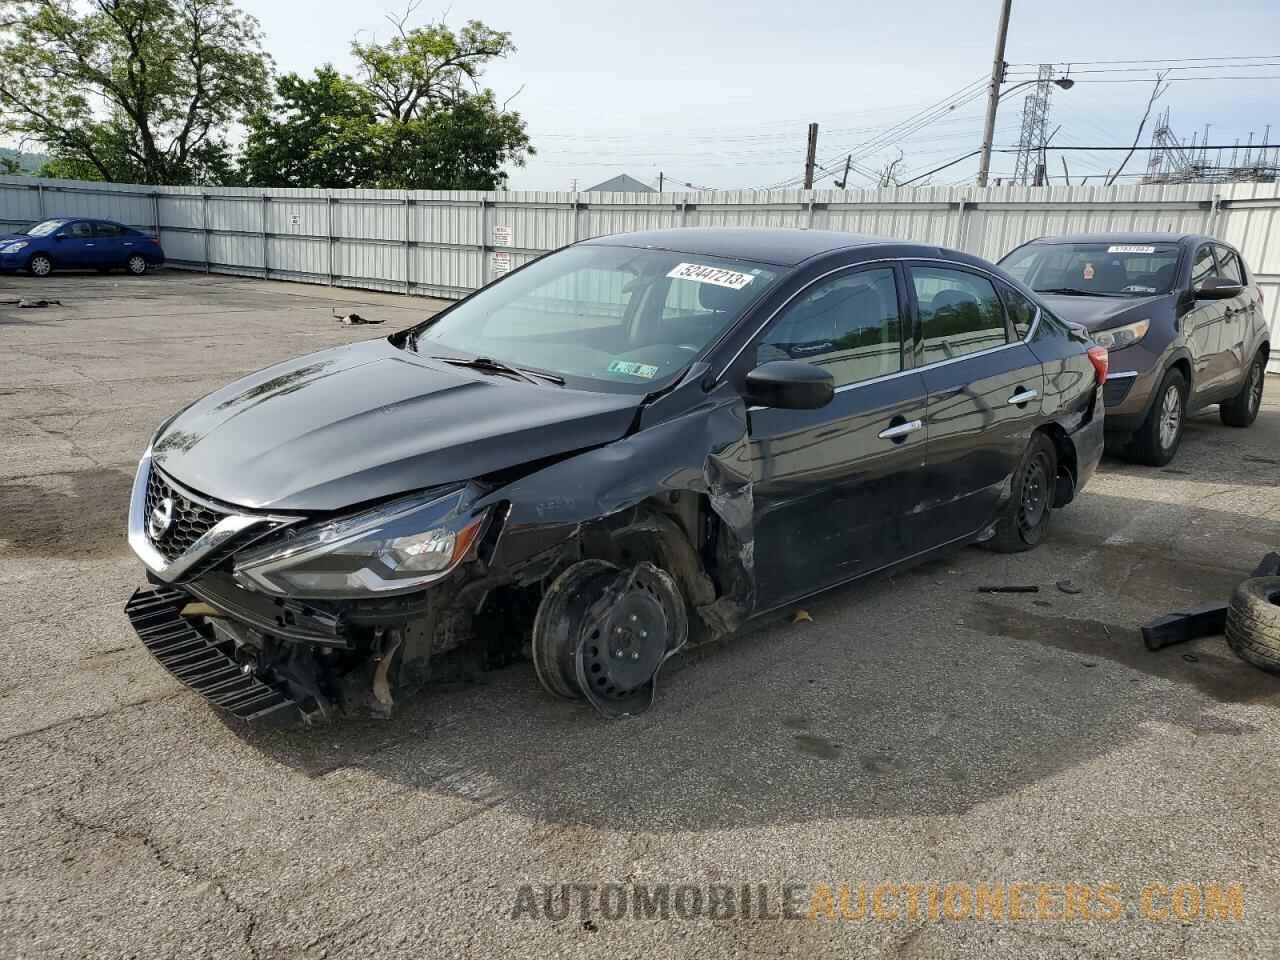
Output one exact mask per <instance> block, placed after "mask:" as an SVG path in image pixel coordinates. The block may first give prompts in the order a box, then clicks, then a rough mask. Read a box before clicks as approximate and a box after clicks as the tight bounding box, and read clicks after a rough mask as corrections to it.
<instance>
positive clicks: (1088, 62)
mask: <svg viewBox="0 0 1280 960" xmlns="http://www.w3.org/2000/svg"><path fill="white" fill-rule="evenodd" d="M1277 59H1280V53H1267V54H1261V55H1259V56H1256V57H1166V58H1164V59H1158V60H1062V61H1060V63H1062V64H1065V65H1070V66H1086V67H1091V66H1095V65H1097V64H1104V63H1210V62H1213V61H1216V60H1277ZM1009 66H1011V67H1038V66H1039V64H1037V63H1011V64H1009Z"/></svg>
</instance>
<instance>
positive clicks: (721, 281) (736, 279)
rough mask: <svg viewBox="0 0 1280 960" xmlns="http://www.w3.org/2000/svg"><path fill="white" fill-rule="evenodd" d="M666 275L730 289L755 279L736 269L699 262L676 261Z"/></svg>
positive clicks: (740, 287) (740, 286) (742, 285)
mask: <svg viewBox="0 0 1280 960" xmlns="http://www.w3.org/2000/svg"><path fill="white" fill-rule="evenodd" d="M667 276H668V277H670V278H671V279H672V280H692V281H693V282H694V283H714V284H715V285H716V286H717V287H728V288H729V289H730V290H741V289H742V288H743V287H745V286H746V285H747V284H748V283H750V282H751V281H752V280H754V279H755V277H753V276H751V274H749V273H738V272H737V271H736V270H724V269H722V268H720V267H707V266H703V265H702V264H699V263H677V264H676V265H675V267H674V268H673V269H672V270H671V272H670V273H668V274H667Z"/></svg>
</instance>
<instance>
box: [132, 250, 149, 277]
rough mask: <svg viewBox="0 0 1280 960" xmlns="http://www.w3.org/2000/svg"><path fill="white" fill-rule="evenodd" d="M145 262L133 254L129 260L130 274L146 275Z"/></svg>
mask: <svg viewBox="0 0 1280 960" xmlns="http://www.w3.org/2000/svg"><path fill="white" fill-rule="evenodd" d="M146 271H147V261H146V260H145V259H144V258H143V257H142V256H141V255H139V254H136V253H135V254H134V255H133V256H132V257H130V258H129V272H130V273H146Z"/></svg>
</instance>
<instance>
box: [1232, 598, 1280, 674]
mask: <svg viewBox="0 0 1280 960" xmlns="http://www.w3.org/2000/svg"><path fill="white" fill-rule="evenodd" d="M1227 645H1228V646H1230V647H1231V650H1232V652H1233V653H1235V655H1236V656H1237V657H1239V658H1240V659H1241V660H1243V661H1245V663H1251V664H1253V665H1254V666H1255V667H1258V668H1259V669H1262V670H1266V671H1267V672H1268V673H1280V577H1254V578H1252V579H1250V580H1246V581H1244V582H1243V583H1242V584H1240V586H1238V587H1236V592H1235V595H1234V596H1233V597H1232V598H1231V606H1230V607H1228V608H1227Z"/></svg>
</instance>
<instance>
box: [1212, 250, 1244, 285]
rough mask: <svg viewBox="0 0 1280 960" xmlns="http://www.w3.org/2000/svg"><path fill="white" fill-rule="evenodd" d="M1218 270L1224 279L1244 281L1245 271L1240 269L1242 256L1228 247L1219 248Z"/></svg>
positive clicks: (1234, 281)
mask: <svg viewBox="0 0 1280 960" xmlns="http://www.w3.org/2000/svg"><path fill="white" fill-rule="evenodd" d="M1218 272H1219V273H1221V274H1222V278H1223V279H1224V280H1230V281H1231V282H1232V283H1244V273H1243V271H1242V270H1241V269H1240V258H1239V257H1238V256H1236V252H1235V251H1234V250H1230V249H1228V248H1226V247H1219V248H1218Z"/></svg>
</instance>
